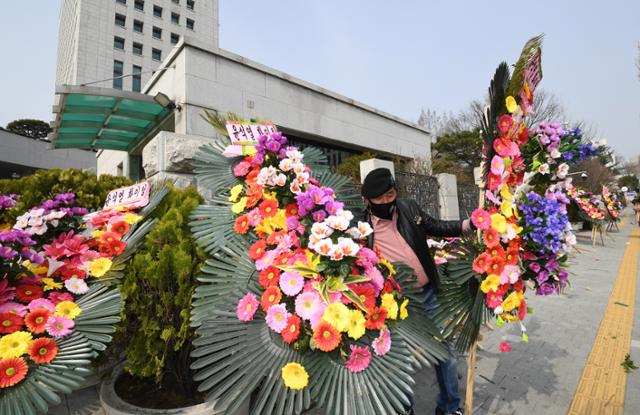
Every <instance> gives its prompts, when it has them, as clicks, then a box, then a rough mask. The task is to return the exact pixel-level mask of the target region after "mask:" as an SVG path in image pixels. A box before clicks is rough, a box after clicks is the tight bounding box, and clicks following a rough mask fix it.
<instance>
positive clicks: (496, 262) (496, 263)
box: [487, 257, 505, 275]
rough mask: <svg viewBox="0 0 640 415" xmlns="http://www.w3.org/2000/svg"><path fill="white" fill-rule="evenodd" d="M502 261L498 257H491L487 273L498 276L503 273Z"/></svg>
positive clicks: (503, 264)
mask: <svg viewBox="0 0 640 415" xmlns="http://www.w3.org/2000/svg"><path fill="white" fill-rule="evenodd" d="M504 266H505V263H504V259H502V258H500V257H492V258H491V259H490V260H489V263H488V264H487V272H488V273H490V274H496V275H500V274H502V271H504Z"/></svg>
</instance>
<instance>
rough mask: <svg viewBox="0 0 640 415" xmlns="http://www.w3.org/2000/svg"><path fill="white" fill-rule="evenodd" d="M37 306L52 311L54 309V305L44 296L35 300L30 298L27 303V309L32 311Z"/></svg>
mask: <svg viewBox="0 0 640 415" xmlns="http://www.w3.org/2000/svg"><path fill="white" fill-rule="evenodd" d="M38 308H45V309H47V310H49V311H51V312H52V313H53V312H55V311H56V305H55V304H53V303H52V302H51V301H49V300H47V299H46V298H38V299H37V300H32V301H31V302H30V303H29V311H34V310H36V309H38Z"/></svg>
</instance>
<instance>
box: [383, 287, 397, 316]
mask: <svg viewBox="0 0 640 415" xmlns="http://www.w3.org/2000/svg"><path fill="white" fill-rule="evenodd" d="M382 308H384V309H386V310H387V318H389V319H391V320H396V319H397V318H398V303H396V300H395V299H394V298H393V294H389V293H387V294H382Z"/></svg>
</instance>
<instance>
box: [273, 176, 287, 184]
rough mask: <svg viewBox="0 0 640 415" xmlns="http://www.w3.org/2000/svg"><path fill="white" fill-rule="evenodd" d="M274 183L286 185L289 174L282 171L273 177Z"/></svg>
mask: <svg viewBox="0 0 640 415" xmlns="http://www.w3.org/2000/svg"><path fill="white" fill-rule="evenodd" d="M273 183H274V184H275V185H276V186H281V187H282V186H284V185H285V184H287V176H285V175H284V174H282V173H280V174H279V175H277V176H276V177H275V178H274V179H273Z"/></svg>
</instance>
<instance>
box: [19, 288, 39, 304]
mask: <svg viewBox="0 0 640 415" xmlns="http://www.w3.org/2000/svg"><path fill="white" fill-rule="evenodd" d="M16 297H18V300H20V301H22V302H23V303H29V302H31V300H35V299H37V298H42V287H40V286H38V285H18V286H17V287H16Z"/></svg>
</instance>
